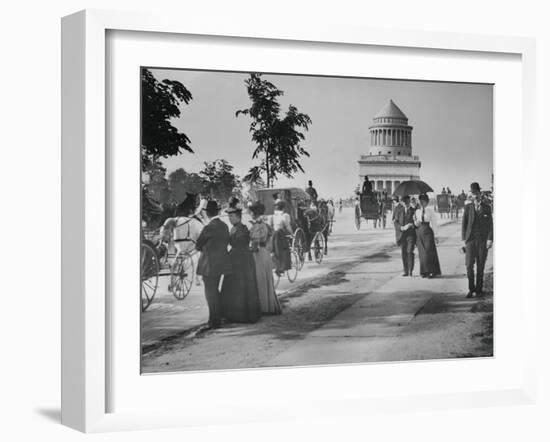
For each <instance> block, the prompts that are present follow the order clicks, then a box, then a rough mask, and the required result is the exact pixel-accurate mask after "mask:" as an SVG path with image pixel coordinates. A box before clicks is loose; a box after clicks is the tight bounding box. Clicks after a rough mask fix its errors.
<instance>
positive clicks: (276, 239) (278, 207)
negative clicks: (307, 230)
mask: <svg viewBox="0 0 550 442" xmlns="http://www.w3.org/2000/svg"><path fill="white" fill-rule="evenodd" d="M285 207H286V203H285V202H284V201H278V202H277V203H275V210H274V212H273V216H272V217H271V222H272V224H271V226H272V227H273V239H272V247H271V250H272V251H273V258H274V259H273V261H274V263H275V272H276V273H277V275H278V276H281V275H282V274H283V273H284V272H286V271H287V270H289V269H290V267H291V263H290V247H289V244H288V239H287V235H291V234H292V227H291V222H290V215H289V214H288V213H285Z"/></svg>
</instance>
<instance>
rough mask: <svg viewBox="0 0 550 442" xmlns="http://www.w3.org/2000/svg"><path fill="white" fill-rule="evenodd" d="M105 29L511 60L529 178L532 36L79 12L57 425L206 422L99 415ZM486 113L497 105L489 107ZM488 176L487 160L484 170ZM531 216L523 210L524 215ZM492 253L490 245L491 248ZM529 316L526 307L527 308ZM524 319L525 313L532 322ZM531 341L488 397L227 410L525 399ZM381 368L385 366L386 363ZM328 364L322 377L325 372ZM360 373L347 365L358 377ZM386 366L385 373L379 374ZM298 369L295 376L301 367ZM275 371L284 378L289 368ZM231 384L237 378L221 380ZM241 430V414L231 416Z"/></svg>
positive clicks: (66, 91)
mask: <svg viewBox="0 0 550 442" xmlns="http://www.w3.org/2000/svg"><path fill="white" fill-rule="evenodd" d="M110 31H124V32H134V31H136V32H154V33H162V34H164V35H183V36H185V35H202V36H218V37H226V38H245V39H270V40H273V41H285V42H287V44H288V43H289V42H290V43H292V42H310V43H312V44H314V43H334V44H339V45H343V46H345V45H368V46H376V47H378V48H380V50H383V49H384V48H388V49H389V48H396V47H397V48H403V50H407V49H431V50H440V51H442V52H444V51H459V52H461V51H467V52H472V53H475V54H477V56H479V57H483V55H484V54H488V53H496V54H513V55H516V56H518V57H521V75H522V80H521V82H522V85H521V88H522V90H521V103H522V109H521V115H522V119H521V122H518V124H520V125H521V144H522V146H521V151H520V154H519V155H521V159H522V164H523V168H522V171H521V173H522V174H523V175H524V176H529V173H530V170H533V169H532V168H533V167H534V165H533V162H534V149H535V143H534V126H533V125H534V121H535V118H534V115H533V114H534V108H535V78H534V76H535V67H534V64H535V43H534V40H532V39H527V38H517V37H492V36H480V35H463V34H450V33H427V32H415V31H401V32H399V33H395V32H392V31H389V30H377V29H370V28H366V27H365V28H353V27H347V26H344V25H335V24H327V23H314V24H308V25H307V26H299V27H298V26H293V24H292V23H287V24H281V23H277V24H272V25H266V24H265V23H262V24H261V26H260V25H259V24H255V23H254V22H248V21H246V20H244V19H243V20H242V21H238V22H236V21H234V20H233V21H227V22H214V21H212V20H211V19H209V17H195V18H194V19H193V20H192V21H191V22H189V23H186V24H184V25H183V24H181V21H180V20H179V19H178V18H177V17H171V16H169V15H159V16H157V15H153V14H145V13H127V12H113V11H100V10H87V11H82V12H78V13H76V14H73V15H70V16H67V17H65V18H63V21H62V56H63V59H62V123H63V128H62V144H63V146H62V223H63V228H62V423H63V424H65V425H67V426H69V427H72V428H75V429H78V430H80V431H85V432H96V431H110V430H123V429H138V428H158V427H168V426H182V425H197V424H208V422H209V421H210V420H211V419H212V416H207V415H205V414H204V410H203V409H201V408H200V407H197V408H196V412H195V413H194V414H190V413H188V412H187V413H185V412H183V411H179V412H178V411H177V410H173V411H172V412H171V413H168V412H166V410H163V409H162V408H159V407H151V409H150V410H144V409H142V410H140V411H120V412H119V411H109V409H110V407H109V403H108V402H109V400H108V396H109V391H110V389H112V388H113V385H111V384H110V380H109V376H108V372H109V366H110V363H111V362H110V361H111V358H112V354H110V346H109V343H108V339H107V337H108V330H107V329H108V327H109V323H110V320H111V318H110V316H111V312H110V311H109V304H108V303H107V289H108V287H109V264H110V261H109V259H110V258H109V256H108V253H107V249H108V247H107V244H108V242H109V241H110V239H111V238H110V237H109V229H108V226H107V224H108V219H109V210H108V207H109V202H110V198H109V194H108V192H109V185H108V180H109V174H108V173H107V170H108V155H107V154H106V153H107V151H106V146H107V135H108V134H107V133H106V120H107V118H109V115H108V114H107V105H106V103H107V94H108V93H109V91H108V88H107V83H106V74H105V73H106V63H107V59H106V57H107V55H108V54H107V50H106V47H107V45H106V35H107V33H108V32H110ZM497 112H498V107H497ZM495 167H497V168H498V162H497V165H496V166H495ZM522 204H523V205H524V207H531V208H535V207H536V204H537V201H536V193H535V192H533V193H531V194H529V195H525V198H524V199H523V200H522ZM531 215H532V212H531ZM533 232H534V229H533V231H532V232H531V233H529V231H528V230H526V229H523V230H522V241H521V242H522V244H523V245H522V248H521V259H522V261H521V262H522V272H525V270H526V265H523V264H524V263H525V260H526V256H529V255H530V256H536V253H533V248H534V247H535V241H533V242H530V241H529V240H528V238H530V237H532V236H529V235H534V233H533ZM497 247H498V244H497ZM521 284H522V285H521V287H522V303H521V305H522V306H526V305H531V306H534V305H536V287H535V285H534V284H535V282H534V280H532V281H529V280H528V279H527V278H523V279H522V280H521ZM530 308H531V309H533V307H530ZM524 313H528V311H526V312H524ZM534 316H535V315H533V317H534ZM522 321H523V322H522V327H523V330H522V333H524V334H525V336H529V335H530V336H533V335H534V333H535V324H534V323H533V321H529V320H528V319H527V316H526V315H524V317H523V319H522ZM534 342H535V340H534V339H528V340H526V341H525V354H524V355H523V356H522V357H523V358H524V360H522V361H521V362H522V364H523V366H524V372H523V376H522V381H521V383H520V384H518V383H511V384H510V385H509V386H506V387H503V388H500V389H490V390H482V389H478V390H472V391H469V392H462V393H458V392H457V393H453V394H451V393H445V392H443V393H441V394H437V393H430V394H425V395H420V394H415V395H407V394H405V395H403V396H399V395H395V394H391V395H388V396H378V397H377V398H375V399H374V398H372V397H367V396H362V395H361V394H358V395H357V396H354V397H348V396H346V395H345V394H342V395H341V397H339V398H338V397H337V396H333V397H327V398H326V399H324V400H323V399H320V398H312V399H311V400H309V402H308V403H309V407H308V408H304V407H292V406H291V404H288V407H287V408H286V409H281V408H280V407H279V408H277V407H273V408H272V409H265V411H264V412H263V413H262V412H260V411H258V410H254V404H253V403H251V402H247V399H246V398H243V399H242V401H241V403H240V404H235V409H239V410H254V412H253V413H242V414H241V415H243V416H248V417H247V418H246V419H245V420H251V421H253V420H265V419H273V418H275V419H284V418H287V417H310V416H329V415H337V414H340V415H341V414H358V415H360V414H365V413H369V412H373V411H380V410H384V411H388V412H393V411H400V410H406V409H409V408H411V407H413V408H417V409H431V408H434V409H435V408H452V407H468V406H484V405H498V404H505V403H506V404H509V403H532V402H533V401H534V397H535V385H536V382H535V381H536V380H535V348H534ZM390 365H391V364H389V365H386V367H390ZM337 369H338V368H333V369H331V370H332V372H334V370H337ZM360 369H361V367H355V370H356V371H357V370H360ZM388 369H389V368H388ZM301 370H303V369H301ZM279 371H285V376H286V377H292V376H293V375H294V373H296V375H298V372H299V370H298V369H293V370H279ZM226 375H227V376H233V378H234V379H235V381H236V382H242V376H243V372H240V373H227V374H226ZM217 419H218V420H217V421H218V422H232V421H237V418H236V417H232V415H231V412H225V413H224V412H223V411H220V412H219V413H218V416H217ZM239 421H241V422H242V418H239Z"/></svg>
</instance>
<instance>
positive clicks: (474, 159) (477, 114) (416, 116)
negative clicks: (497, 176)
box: [151, 69, 493, 198]
mask: <svg viewBox="0 0 550 442" xmlns="http://www.w3.org/2000/svg"><path fill="white" fill-rule="evenodd" d="M151 71H152V72H153V74H154V75H155V77H156V78H157V79H159V80H163V79H165V78H168V79H171V80H177V81H180V82H181V83H183V84H184V85H185V87H187V89H189V91H190V92H191V94H192V95H193V99H192V100H191V101H190V102H189V104H188V105H185V104H182V105H181V106H180V109H181V116H180V118H178V119H174V120H173V121H172V124H173V125H174V126H175V127H177V128H178V129H179V130H180V131H182V132H184V133H185V134H186V135H187V136H188V137H189V138H190V139H191V147H192V148H193V150H194V152H195V153H194V154H191V153H188V152H184V153H182V154H181V155H178V156H174V157H170V158H167V159H164V160H163V164H164V166H165V167H166V168H167V172H168V173H169V172H171V171H173V170H175V169H177V168H180V167H183V168H184V169H185V170H186V171H188V172H198V171H199V170H200V169H202V166H203V163H204V161H212V160H215V159H218V158H225V159H227V160H228V161H229V162H230V163H231V164H232V165H233V166H234V167H235V172H236V173H237V174H238V175H240V176H241V177H242V176H244V175H245V174H246V172H247V171H248V169H249V168H250V167H251V166H252V165H253V161H252V152H253V151H254V148H255V144H254V143H253V142H252V140H251V134H250V132H249V126H250V119H249V117H246V116H242V115H241V116H239V117H238V118H237V117H235V111H236V110H238V109H245V108H248V107H249V106H250V99H249V97H248V94H247V92H246V87H245V84H244V80H245V79H246V78H247V77H248V74H246V73H230V72H204V71H187V70H171V69H151ZM264 78H265V79H267V80H269V81H271V82H272V83H274V84H275V86H277V87H278V88H279V89H281V90H283V91H284V95H283V96H282V97H280V104H281V111H282V112H284V111H285V110H286V109H287V108H288V106H289V105H290V104H292V105H294V106H296V107H297V108H298V110H299V111H300V112H304V113H306V114H308V115H309V116H310V117H311V119H312V125H311V126H310V129H309V131H308V132H306V133H305V136H306V139H305V141H304V142H303V147H304V148H305V149H306V150H307V151H308V152H309V153H310V155H311V156H310V157H309V158H304V159H303V161H302V166H303V168H304V170H305V173H304V174H302V173H299V174H297V175H296V176H295V177H294V178H293V179H292V180H289V179H286V178H280V179H279V180H278V181H277V182H276V183H275V185H276V186H287V185H288V186H296V187H305V186H306V185H307V181H308V180H313V183H314V186H315V187H316V189H317V191H318V193H319V195H320V196H323V197H334V198H338V197H346V196H350V195H351V194H352V193H353V191H354V189H355V187H356V186H357V184H358V183H359V166H358V164H357V160H358V158H359V155H361V154H366V153H368V151H369V147H370V135H369V131H368V126H369V125H371V124H372V118H373V117H374V115H375V114H376V113H377V112H378V111H379V110H380V109H381V108H382V107H383V106H384V105H385V104H386V103H387V102H388V101H389V100H390V99H392V100H393V101H394V102H395V103H396V104H397V106H398V107H399V108H400V109H401V110H402V111H403V112H404V113H405V114H406V115H407V117H408V118H409V125H411V126H413V131H412V154H413V155H418V156H419V157H420V160H421V162H422V167H421V169H420V177H421V179H422V180H424V181H426V182H427V183H428V184H429V185H430V186H431V187H432V188H433V189H434V190H439V189H441V187H443V186H446V187H447V186H448V187H450V188H451V190H452V191H453V192H459V191H460V190H462V189H464V190H466V191H468V189H469V185H470V183H471V182H472V181H478V182H479V183H480V185H481V187H482V189H489V188H490V186H491V174H492V171H493V86H492V85H487V84H466V83H445V82H420V81H403V80H388V79H364V78H342V77H314V76H293V75H282V74H265V75H264Z"/></svg>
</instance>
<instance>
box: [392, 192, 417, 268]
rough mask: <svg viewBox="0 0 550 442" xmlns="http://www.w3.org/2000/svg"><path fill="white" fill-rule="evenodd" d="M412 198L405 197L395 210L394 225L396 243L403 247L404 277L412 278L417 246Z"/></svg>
mask: <svg viewBox="0 0 550 442" xmlns="http://www.w3.org/2000/svg"><path fill="white" fill-rule="evenodd" d="M410 202H411V197H410V196H409V195H405V196H403V197H402V198H401V203H400V204H399V205H398V206H397V207H396V208H395V211H394V214H393V223H394V225H395V242H396V243H397V245H398V246H400V247H401V259H402V260H403V276H412V272H413V269H414V247H415V245H416V231H415V228H414V214H415V209H413V208H412V207H411V206H410Z"/></svg>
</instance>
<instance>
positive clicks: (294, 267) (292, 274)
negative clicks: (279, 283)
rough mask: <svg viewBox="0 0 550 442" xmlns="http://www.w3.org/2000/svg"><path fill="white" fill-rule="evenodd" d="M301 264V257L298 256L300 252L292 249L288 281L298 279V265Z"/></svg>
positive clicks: (287, 275) (287, 274) (287, 273)
mask: <svg viewBox="0 0 550 442" xmlns="http://www.w3.org/2000/svg"><path fill="white" fill-rule="evenodd" d="M299 266H300V258H299V257H298V254H297V253H296V252H295V251H294V250H292V251H291V252H290V269H288V270H287V271H286V277H287V279H288V282H291V283H292V282H294V281H296V278H297V277H298V267H299Z"/></svg>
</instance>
